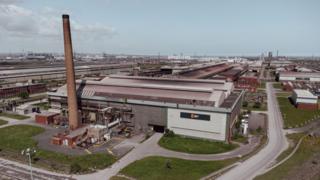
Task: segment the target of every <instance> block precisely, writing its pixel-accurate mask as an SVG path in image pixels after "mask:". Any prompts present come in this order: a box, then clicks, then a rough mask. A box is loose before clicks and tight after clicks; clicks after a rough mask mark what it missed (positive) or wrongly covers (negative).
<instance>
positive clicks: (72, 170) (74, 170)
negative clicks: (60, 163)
mask: <svg viewBox="0 0 320 180" xmlns="http://www.w3.org/2000/svg"><path fill="white" fill-rule="evenodd" d="M81 170H82V168H81V166H80V165H79V164H78V163H72V164H71V166H70V173H73V174H76V173H79V172H81Z"/></svg>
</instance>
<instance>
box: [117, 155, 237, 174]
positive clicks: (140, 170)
mask: <svg viewBox="0 0 320 180" xmlns="http://www.w3.org/2000/svg"><path fill="white" fill-rule="evenodd" d="M233 162H235V160H224V161H191V160H182V159H176V158H165V157H158V156H154V157H147V158H144V159H141V160H138V161H135V162H133V163H132V164H130V165H129V166H127V167H125V168H124V169H122V170H121V171H120V174H124V175H126V176H129V177H133V178H135V179H139V180H149V179H152V180H163V179H165V180H177V179H183V180H196V179H200V178H201V177H204V176H206V175H209V174H210V173H212V172H214V171H217V170H219V169H221V168H223V167H226V166H228V165H230V164H232V163H233ZM169 167H170V168H169Z"/></svg>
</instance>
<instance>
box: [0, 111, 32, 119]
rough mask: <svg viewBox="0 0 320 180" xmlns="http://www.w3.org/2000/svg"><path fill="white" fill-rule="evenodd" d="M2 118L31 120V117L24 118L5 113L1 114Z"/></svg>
mask: <svg viewBox="0 0 320 180" xmlns="http://www.w3.org/2000/svg"><path fill="white" fill-rule="evenodd" d="M0 116H3V117H7V118H11V119H17V120H25V119H28V118H30V117H29V116H24V115H20V114H11V113H5V112H2V113H0Z"/></svg>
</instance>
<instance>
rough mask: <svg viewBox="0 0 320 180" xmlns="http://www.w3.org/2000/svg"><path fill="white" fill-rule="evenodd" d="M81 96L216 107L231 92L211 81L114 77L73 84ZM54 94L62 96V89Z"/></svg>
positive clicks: (230, 88)
mask: <svg viewBox="0 0 320 180" xmlns="http://www.w3.org/2000/svg"><path fill="white" fill-rule="evenodd" d="M77 89H78V92H79V93H80V94H81V95H82V96H85V97H90V96H105V97H115V98H128V99H138V100H146V101H160V102H171V103H179V104H180V103H181V104H192V103H195V104H199V105H205V106H213V105H214V106H216V107H219V106H220V104H222V103H223V101H224V99H225V98H226V97H227V96H229V94H230V93H231V92H232V91H233V83H227V82H223V81H212V80H190V79H188V80H184V79H175V80H172V79H164V78H140V77H123V76H122V77H121V76H114V77H109V78H105V79H103V80H101V81H84V80H82V81H77ZM58 93H62V94H63V95H66V88H65V86H64V87H61V88H59V90H58Z"/></svg>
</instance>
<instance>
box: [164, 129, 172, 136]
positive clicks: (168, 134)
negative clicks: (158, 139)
mask: <svg viewBox="0 0 320 180" xmlns="http://www.w3.org/2000/svg"><path fill="white" fill-rule="evenodd" d="M174 135H175V134H174V132H173V131H172V130H170V129H166V130H165V131H164V136H165V137H174Z"/></svg>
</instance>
